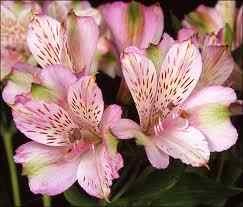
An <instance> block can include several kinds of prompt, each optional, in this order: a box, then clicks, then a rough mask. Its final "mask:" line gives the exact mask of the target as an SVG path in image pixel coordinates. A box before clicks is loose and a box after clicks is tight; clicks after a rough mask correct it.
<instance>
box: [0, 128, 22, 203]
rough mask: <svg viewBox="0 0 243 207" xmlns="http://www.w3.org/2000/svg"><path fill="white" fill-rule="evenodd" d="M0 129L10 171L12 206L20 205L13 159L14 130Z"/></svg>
mask: <svg viewBox="0 0 243 207" xmlns="http://www.w3.org/2000/svg"><path fill="white" fill-rule="evenodd" d="M1 131H2V136H3V143H4V147H5V151H6V156H7V161H8V166H9V171H10V178H11V184H12V192H13V202H14V206H21V201H20V194H19V184H18V177H17V170H16V166H15V163H14V160H13V147H12V137H13V134H14V132H12V130H8V131H7V130H4V129H1Z"/></svg>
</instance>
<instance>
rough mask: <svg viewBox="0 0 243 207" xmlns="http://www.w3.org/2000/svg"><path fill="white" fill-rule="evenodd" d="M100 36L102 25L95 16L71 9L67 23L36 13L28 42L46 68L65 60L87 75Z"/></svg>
mask: <svg viewBox="0 0 243 207" xmlns="http://www.w3.org/2000/svg"><path fill="white" fill-rule="evenodd" d="M98 37H99V30H98V26H97V24H96V23H95V21H94V19H93V18H92V17H87V16H85V17H79V16H76V15H75V14H74V13H73V12H71V13H69V15H68V17H67V20H66V22H64V26H63V27H62V25H61V23H60V22H58V21H57V20H55V19H53V18H51V17H49V16H46V15H38V16H35V17H34V19H33V20H32V22H31V24H30V25H29V31H28V36H27V42H28V46H29V48H30V51H31V52H32V54H33V56H34V58H35V59H36V61H37V62H38V63H39V64H40V65H41V66H42V67H43V68H44V67H46V66H48V65H52V64H62V65H65V66H66V67H68V68H69V69H70V70H71V71H73V72H74V73H82V74H86V75H87V74H89V73H90V66H91V63H92V58H93V56H94V52H95V50H96V46H97V41H98Z"/></svg>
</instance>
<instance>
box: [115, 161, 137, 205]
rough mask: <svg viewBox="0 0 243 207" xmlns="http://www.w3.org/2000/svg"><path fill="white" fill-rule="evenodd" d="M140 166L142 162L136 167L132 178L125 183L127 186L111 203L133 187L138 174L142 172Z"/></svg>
mask: <svg viewBox="0 0 243 207" xmlns="http://www.w3.org/2000/svg"><path fill="white" fill-rule="evenodd" d="M140 164H141V162H139V163H138V165H137V166H136V168H135V170H134V172H133V174H132V176H131V177H130V179H129V180H128V182H127V183H125V185H124V186H123V187H122V188H121V190H120V191H119V192H118V193H117V194H116V195H115V196H114V197H113V198H112V201H111V202H114V201H116V200H118V199H119V198H120V197H121V196H122V195H123V194H124V193H125V192H126V191H127V190H128V189H129V188H130V187H131V185H132V184H133V183H134V181H135V179H136V177H137V174H138V172H139V170H140Z"/></svg>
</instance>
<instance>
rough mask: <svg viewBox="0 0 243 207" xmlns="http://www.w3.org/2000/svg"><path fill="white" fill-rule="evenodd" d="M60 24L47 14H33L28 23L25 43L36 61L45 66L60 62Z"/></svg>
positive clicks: (61, 39)
mask: <svg viewBox="0 0 243 207" xmlns="http://www.w3.org/2000/svg"><path fill="white" fill-rule="evenodd" d="M62 41H63V38H62V33H61V25H60V23H59V22H58V21H56V20H55V19H53V18H51V17H48V16H45V15H43V16H35V17H34V19H33V20H32V22H31V23H30V25H29V30H28V34H27V43H28V46H29V49H30V51H31V52H32V54H33V56H34V58H35V59H36V61H37V62H38V63H39V64H40V65H41V66H42V67H46V66H48V65H51V64H60V63H61V50H62V47H63V46H62V44H63V42H62Z"/></svg>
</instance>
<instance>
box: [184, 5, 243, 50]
mask: <svg viewBox="0 0 243 207" xmlns="http://www.w3.org/2000/svg"><path fill="white" fill-rule="evenodd" d="M242 10H243V7H242V6H241V8H239V9H237V8H236V2H235V1H218V3H217V4H216V6H215V8H211V7H207V6H204V5H200V6H199V7H198V8H197V9H196V10H195V11H193V12H191V13H189V14H188V15H187V16H186V17H185V19H184V21H183V22H182V23H183V26H184V27H185V28H192V29H194V30H196V31H198V32H199V33H200V34H202V35H203V34H210V33H214V34H217V33H221V34H220V35H221V36H222V41H223V42H224V43H225V44H228V45H229V44H230V45H229V46H231V43H232V49H235V48H238V47H239V46H240V44H241V43H242V39H243V37H242Z"/></svg>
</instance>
